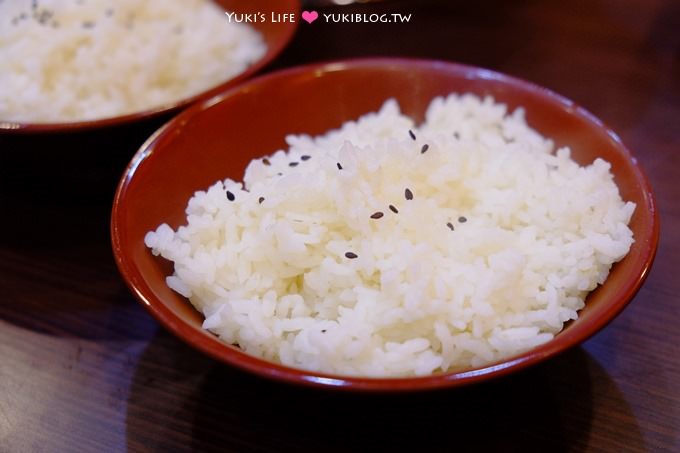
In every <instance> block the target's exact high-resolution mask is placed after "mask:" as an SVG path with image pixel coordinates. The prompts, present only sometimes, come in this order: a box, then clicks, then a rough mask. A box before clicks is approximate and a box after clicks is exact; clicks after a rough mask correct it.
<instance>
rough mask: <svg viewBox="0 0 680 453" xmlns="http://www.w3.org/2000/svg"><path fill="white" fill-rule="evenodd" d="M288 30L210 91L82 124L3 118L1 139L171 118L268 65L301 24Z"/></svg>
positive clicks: (297, 3) (296, 3)
mask: <svg viewBox="0 0 680 453" xmlns="http://www.w3.org/2000/svg"><path fill="white" fill-rule="evenodd" d="M283 1H286V2H288V3H289V4H290V5H289V6H290V8H291V9H292V10H293V11H294V12H295V13H298V12H299V11H300V10H301V9H302V4H301V0H283ZM282 26H284V27H285V29H284V30H285V31H284V33H283V34H282V36H281V39H279V40H277V41H276V42H275V43H274V45H271V46H267V51H266V53H265V54H264V55H263V56H262V57H261V58H260V59H258V60H257V61H255V62H254V63H253V64H251V65H250V66H248V67H247V68H246V69H245V70H244V71H242V72H240V73H238V74H236V75H235V76H233V77H231V78H229V79H227V80H223V81H222V82H220V83H218V84H216V85H213V86H211V87H209V88H207V89H204V90H202V91H200V92H199V93H196V94H194V95H192V96H189V97H183V98H181V99H178V100H175V101H171V102H167V103H165V104H162V105H159V106H155V107H152V108H148V109H144V110H140V111H136V112H131V113H126V114H123V115H116V116H110V117H104V118H99V119H91V120H83V121H64V122H59V123H50V122H46V123H30V122H28V123H27V122H22V121H12V120H3V119H2V118H0V136H1V135H3V134H13V135H14V134H17V135H22V134H26V135H28V134H48V133H73V132H82V131H90V130H96V129H104V128H109V127H114V126H124V125H127V124H130V123H134V122H138V121H145V120H151V119H154V118H158V117H161V116H163V115H168V114H171V113H174V112H179V111H181V110H182V109H184V108H185V107H188V106H190V105H192V104H194V103H197V102H200V101H203V100H206V99H210V98H212V97H213V96H216V95H218V94H219V93H222V92H224V91H225V90H227V89H229V88H230V87H233V86H236V85H238V84H239V83H241V82H243V81H245V80H247V79H249V78H251V77H253V76H254V75H256V74H257V73H258V72H260V71H261V70H262V69H264V68H265V67H266V66H268V65H269V64H271V63H272V62H273V61H274V60H275V59H276V58H277V57H278V56H279V55H280V54H281V53H282V52H283V51H284V49H285V48H286V46H288V44H290V42H291V41H292V39H293V36H294V35H295V33H296V31H297V29H298V27H299V22H298V21H289V22H284V23H282Z"/></svg>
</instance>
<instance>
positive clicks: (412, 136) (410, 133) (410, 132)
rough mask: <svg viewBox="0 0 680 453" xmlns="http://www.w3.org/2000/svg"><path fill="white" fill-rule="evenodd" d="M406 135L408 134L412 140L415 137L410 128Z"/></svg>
mask: <svg viewBox="0 0 680 453" xmlns="http://www.w3.org/2000/svg"><path fill="white" fill-rule="evenodd" d="M408 135H410V136H411V138H412V139H413V140H415V139H416V134H414V133H413V131H412V130H411V129H409V130H408Z"/></svg>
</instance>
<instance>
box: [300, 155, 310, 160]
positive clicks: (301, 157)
mask: <svg viewBox="0 0 680 453" xmlns="http://www.w3.org/2000/svg"><path fill="white" fill-rule="evenodd" d="M311 158H312V156H308V155H306V154H305V155H304V156H300V160H303V161H304V160H309V159H311Z"/></svg>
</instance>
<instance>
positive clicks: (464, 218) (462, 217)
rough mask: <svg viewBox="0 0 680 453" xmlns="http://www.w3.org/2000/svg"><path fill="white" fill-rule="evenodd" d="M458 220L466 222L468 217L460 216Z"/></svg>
mask: <svg viewBox="0 0 680 453" xmlns="http://www.w3.org/2000/svg"><path fill="white" fill-rule="evenodd" d="M458 221H459V222H460V223H465V222H467V218H466V217H464V216H460V217H458Z"/></svg>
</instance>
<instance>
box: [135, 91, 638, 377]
mask: <svg viewBox="0 0 680 453" xmlns="http://www.w3.org/2000/svg"><path fill="white" fill-rule="evenodd" d="M425 118H426V120H425V122H424V123H423V124H421V125H420V126H417V125H416V124H414V123H413V121H412V120H411V119H410V118H408V117H406V116H404V115H402V114H401V113H400V112H399V108H398V105H397V103H396V102H395V101H393V100H390V101H387V102H386V103H385V105H384V106H383V107H382V109H381V110H380V111H379V112H376V113H372V114H368V115H366V116H364V117H362V118H361V119H359V120H357V121H352V122H348V123H346V124H344V125H342V127H341V128H340V129H338V130H332V131H329V132H328V133H326V134H325V135H322V136H318V137H310V136H306V135H297V136H294V135H291V136H289V137H287V139H286V140H287V143H288V149H287V150H280V151H277V152H275V153H274V154H272V155H270V156H267V157H266V159H268V161H269V164H270V165H267V164H266V162H267V160H265V159H256V160H253V161H252V162H251V163H250V164H249V165H248V168H247V169H246V172H245V176H244V179H243V182H237V181H233V180H230V179H226V180H224V181H219V182H217V183H215V184H214V185H213V186H211V187H210V188H208V189H207V190H204V191H199V192H196V194H195V195H194V196H193V197H192V198H191V200H190V201H189V204H188V207H187V214H188V219H187V221H188V224H187V225H185V226H182V227H180V228H179V229H178V230H177V231H173V230H172V229H171V228H170V227H169V226H167V225H161V226H159V227H158V228H157V229H156V231H154V232H149V233H148V234H147V236H146V238H145V242H146V244H147V246H149V247H151V248H152V250H153V253H155V254H160V255H162V256H163V257H165V258H167V259H170V260H172V261H174V274H173V275H172V276H169V277H168V278H167V282H168V285H169V286H170V287H171V288H173V289H174V290H176V291H177V292H179V293H180V294H183V295H185V296H186V297H189V299H190V300H191V302H192V303H193V304H194V306H195V307H196V308H197V309H198V310H200V311H201V312H202V313H204V315H205V322H204V327H205V328H206V329H209V330H210V331H212V332H214V333H215V334H216V335H219V337H220V338H221V339H222V340H223V341H225V342H227V343H231V344H238V345H239V346H240V347H241V348H242V349H243V350H244V351H245V352H246V353H249V354H253V355H256V356H259V357H263V358H265V359H268V360H274V361H280V362H282V363H284V364H286V365H289V366H293V367H299V368H305V369H309V370H318V371H323V372H328V373H336V374H342V375H362V376H413V375H418V376H420V375H427V374H430V373H436V372H442V371H450V370H460V369H465V368H470V367H479V366H483V365H487V364H490V363H493V362H495V361H497V360H500V359H502V358H505V357H509V356H512V355H515V354H517V353H520V352H523V351H526V350H528V349H530V348H533V347H535V346H537V345H540V344H543V343H545V342H546V341H549V340H550V339H551V338H553V336H554V335H555V334H557V333H558V332H559V331H560V330H561V329H562V327H563V324H564V323H565V322H567V321H569V320H571V319H575V318H576V317H577V316H578V310H580V309H581V308H583V306H584V299H585V296H586V295H587V293H588V292H589V291H591V290H592V289H594V288H595V287H596V286H597V285H598V284H601V283H602V282H603V281H604V280H605V278H606V276H607V274H608V272H609V269H610V267H611V266H612V264H613V263H615V262H616V261H618V260H620V259H621V258H622V257H623V256H625V254H626V253H627V252H628V250H629V248H630V246H631V244H632V242H633V238H632V232H631V230H630V229H629V228H628V226H627V224H628V222H629V220H630V218H631V216H632V215H633V211H634V209H635V206H634V204H632V203H630V202H628V203H627V202H624V201H623V200H622V199H621V197H620V195H619V192H618V188H617V187H616V185H615V184H614V182H613V177H612V174H611V172H610V165H609V164H608V163H607V162H605V161H603V160H601V159H596V160H595V161H594V162H592V163H590V164H589V165H586V166H579V164H577V163H576V162H574V161H573V160H572V159H571V158H570V151H569V150H568V149H567V148H562V149H558V150H555V149H554V148H553V143H552V141H551V140H550V139H548V138H545V137H542V136H541V135H540V134H539V133H538V132H537V131H535V130H533V129H531V128H530V127H529V126H528V125H527V124H526V123H525V121H524V116H523V111H522V110H521V109H517V110H515V111H514V112H508V111H507V109H506V107H505V106H504V105H502V104H497V103H495V102H494V101H493V99H491V98H484V99H480V98H477V97H475V96H472V95H469V94H466V95H462V96H461V95H450V96H448V97H445V98H436V99H434V100H433V101H432V103H431V105H430V107H429V109H428V110H427V112H426V117H425ZM454 128H456V129H457V130H464V131H465V139H460V140H459V139H457V138H456V137H454V134H452V130H453V129H454ZM405 130H410V131H411V132H412V133H413V135H414V136H416V135H417V137H418V138H419V139H421V140H424V141H427V143H429V144H430V145H431V146H432V147H433V148H434V147H436V150H437V152H432V153H429V154H428V155H427V158H419V159H415V160H414V159H413V139H412V138H411V137H409V135H407V134H404V131H405ZM301 155H308V156H313V158H312V159H309V160H308V161H305V162H304V165H303V164H301V165H298V166H297V167H295V168H290V167H289V166H288V163H289V162H290V161H291V159H296V158H297V157H296V156H301ZM300 160H302V159H300ZM338 162H343V164H344V165H343V171H341V172H339V171H338V167H337V165H336V164H337V163H338ZM553 168H554V169H553ZM280 172H284V173H285V175H284V176H281V177H277V176H276V175H277V174H278V173H280ZM243 189H248V190H250V193H247V192H245V191H243ZM227 190H228V191H231V192H233V193H237V194H239V196H238V197H236V199H235V201H233V202H229V201H228V200H227V199H226V197H225V196H224V192H225V191H227ZM409 192H410V196H409ZM414 193H415V194H417V201H418V202H417V203H415V202H408V203H406V202H404V201H402V203H404V204H403V205H400V209H398V210H397V209H396V206H395V203H396V202H398V201H399V200H404V199H405V198H406V200H409V199H410V198H411V199H412V198H413V194H414ZM254 194H257V195H254ZM526 194H529V195H528V196H529V197H530V202H527V200H526V196H527V195H526ZM258 197H264V198H266V199H267V205H266V206H267V208H266V209H256V208H254V206H257V203H256V201H257V200H258ZM385 206H388V207H389V209H390V211H391V212H393V213H395V214H396V212H397V211H398V212H399V215H392V216H389V217H388V218H385V219H382V220H375V219H371V215H372V214H374V213H377V212H381V213H382V212H383V210H384V207H385ZM393 207H394V209H392V208H393ZM462 213H464V214H462ZM455 221H458V222H459V224H460V225H461V227H460V228H454V224H453V222H455ZM463 222H465V223H464V227H463ZM447 227H448V228H447ZM324 331H325V333H322V332H324Z"/></svg>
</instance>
